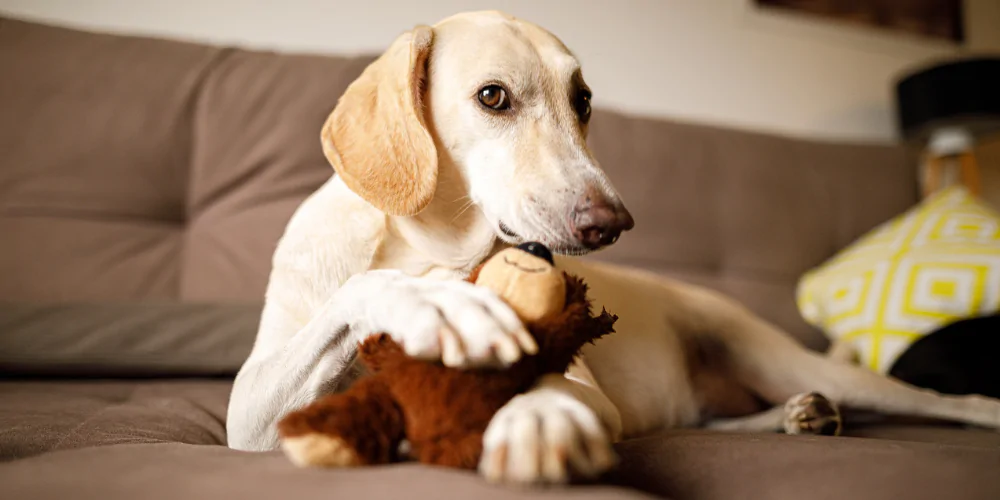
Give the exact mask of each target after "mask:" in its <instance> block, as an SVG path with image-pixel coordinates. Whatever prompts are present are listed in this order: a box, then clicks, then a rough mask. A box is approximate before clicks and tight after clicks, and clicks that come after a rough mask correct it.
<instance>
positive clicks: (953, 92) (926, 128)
mask: <svg viewBox="0 0 1000 500" xmlns="http://www.w3.org/2000/svg"><path fill="white" fill-rule="evenodd" d="M998 88H1000V57H990V56H976V57H963V58H956V59H949V60H945V61H937V62H934V63H931V64H927V65H924V66H921V67H918V68H914V69H912V70H910V71H908V72H906V73H904V74H903V75H901V76H900V77H899V79H898V80H897V81H896V85H895V91H896V92H895V93H896V112H897V115H896V119H897V120H898V126H899V130H900V132H902V135H903V138H904V139H906V140H908V141H917V142H922V141H928V140H931V139H932V136H933V133H934V131H935V130H938V129H942V128H946V127H960V128H963V129H966V130H967V131H968V132H969V133H970V134H971V135H973V136H976V137H979V136H986V135H990V134H993V133H995V132H997V131H998V130H1000V92H997V89H998Z"/></svg>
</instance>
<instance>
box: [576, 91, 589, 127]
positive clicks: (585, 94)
mask: <svg viewBox="0 0 1000 500" xmlns="http://www.w3.org/2000/svg"><path fill="white" fill-rule="evenodd" d="M590 97H591V94H590V91H589V90H587V89H583V90H581V91H580V93H578V94H577V95H576V102H575V103H574V107H575V108H576V114H577V115H578V116H579V117H580V120H581V121H582V122H584V123H587V121H588V120H590V111H591V109H590Z"/></svg>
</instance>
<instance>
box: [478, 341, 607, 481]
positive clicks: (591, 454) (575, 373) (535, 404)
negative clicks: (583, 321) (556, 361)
mask: <svg viewBox="0 0 1000 500" xmlns="http://www.w3.org/2000/svg"><path fill="white" fill-rule="evenodd" d="M621 431H622V424H621V416H620V415H619V413H618V410H617V409H616V408H615V407H614V405H613V404H612V403H611V401H610V400H609V399H608V397H607V396H606V395H605V394H604V393H603V392H602V391H601V390H600V388H599V387H598V386H597V384H596V382H595V381H594V379H593V377H592V376H591V375H590V373H589V371H588V370H587V368H586V365H585V364H583V362H582V361H580V360H578V361H577V363H575V364H574V365H573V366H572V367H571V368H570V370H569V371H568V373H567V374H566V375H548V376H546V377H543V378H542V379H541V380H540V381H539V382H538V384H536V386H535V387H534V388H533V389H532V390H530V391H528V392H526V393H524V394H521V395H519V396H517V397H515V398H514V399H512V400H511V401H510V402H509V403H507V404H506V405H505V406H504V407H503V408H501V409H500V411H499V412H497V414H496V415H495V416H494V417H493V420H492V421H491V422H490V425H489V427H488V428H487V429H486V434H485V436H484V438H483V456H482V459H481V461H480V465H479V471H480V473H481V474H483V476H485V477H486V479H487V480H489V481H492V482H505V483H520V484H542V483H554V484H558V483H565V482H567V481H568V480H569V479H570V478H571V477H574V476H575V477H582V478H593V477H596V476H598V475H599V474H601V473H603V472H605V471H607V470H608V469H610V468H611V467H612V466H613V465H614V464H615V462H616V456H615V453H614V451H613V450H612V448H611V445H612V443H613V442H614V441H615V440H617V439H618V438H619V437H620V436H621Z"/></svg>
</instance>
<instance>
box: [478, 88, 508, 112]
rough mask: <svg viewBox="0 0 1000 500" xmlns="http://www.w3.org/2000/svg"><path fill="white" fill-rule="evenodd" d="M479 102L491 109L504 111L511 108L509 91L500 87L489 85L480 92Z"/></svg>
mask: <svg viewBox="0 0 1000 500" xmlns="http://www.w3.org/2000/svg"><path fill="white" fill-rule="evenodd" d="M479 102H480V103H482V104H483V106H486V107H487V108H490V109H495V110H497V111H502V110H505V109H507V108H509V107H510V99H508V98H507V91H506V90H504V89H503V87H501V86H499V85H487V86H485V87H483V88H482V89H481V90H480V91H479Z"/></svg>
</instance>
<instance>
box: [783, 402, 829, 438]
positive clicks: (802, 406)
mask: <svg viewBox="0 0 1000 500" xmlns="http://www.w3.org/2000/svg"><path fill="white" fill-rule="evenodd" d="M783 424H784V428H785V433H786V434H813V435H821V436H838V435H840V431H841V430H842V427H843V419H842V418H841V416H840V410H839V409H838V408H837V405H836V404H834V403H833V402H832V401H830V400H829V399H827V398H826V397H825V396H823V395H822V394H819V393H817V392H808V393H804V394H798V395H795V396H792V397H791V398H789V399H788V401H787V402H786V403H785V419H784V422H783Z"/></svg>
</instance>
